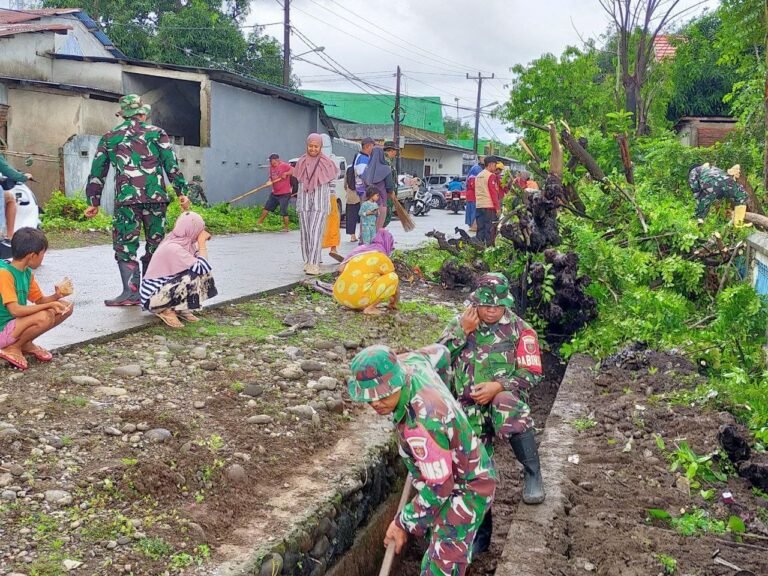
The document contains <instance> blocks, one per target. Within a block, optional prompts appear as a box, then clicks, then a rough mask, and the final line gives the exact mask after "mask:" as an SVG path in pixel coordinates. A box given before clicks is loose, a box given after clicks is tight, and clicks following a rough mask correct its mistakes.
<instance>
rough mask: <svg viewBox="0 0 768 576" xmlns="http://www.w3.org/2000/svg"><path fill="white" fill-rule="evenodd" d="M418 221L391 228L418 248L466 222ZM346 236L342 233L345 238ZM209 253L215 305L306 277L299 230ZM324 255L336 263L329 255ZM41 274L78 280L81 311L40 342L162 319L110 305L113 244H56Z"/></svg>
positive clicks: (249, 237) (47, 282)
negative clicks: (432, 236)
mask: <svg viewBox="0 0 768 576" xmlns="http://www.w3.org/2000/svg"><path fill="white" fill-rule="evenodd" d="M415 222H416V229H415V230H413V231H412V232H409V233H406V232H404V231H403V229H402V227H401V226H400V225H399V223H398V222H393V223H392V225H391V226H390V227H389V228H390V230H391V232H392V234H393V235H394V236H395V240H396V246H397V247H398V248H400V249H407V248H415V247H417V246H419V245H421V244H423V243H424V242H427V241H429V239H428V238H425V237H424V234H425V233H426V232H428V231H430V230H432V229H437V230H441V231H444V232H446V233H448V232H452V231H453V229H454V227H455V226H457V225H463V223H464V213H463V212H460V213H459V214H458V215H454V214H452V213H451V212H447V211H445V210H433V211H431V212H430V213H429V214H428V215H427V216H423V217H421V218H416V219H415ZM343 232H344V231H343V230H342V233H343ZM346 238H347V236H346V235H344V234H342V239H344V240H346ZM352 248H354V246H353V245H352V244H350V243H349V242H346V241H344V242H343V244H342V246H341V247H340V248H339V251H340V252H341V253H342V254H344V253H346V252H349V251H350V250H351V249H352ZM326 254H327V252H326ZM209 256H210V260H211V264H212V265H213V267H214V272H213V273H214V276H215V278H216V285H217V287H218V289H219V296H217V297H216V298H215V299H213V300H211V301H210V302H211V303H215V304H219V303H222V302H228V301H232V300H237V299H240V298H244V297H247V296H251V295H254V294H258V293H260V292H264V291H268V290H272V289H275V288H280V287H282V286H286V285H288V284H292V283H294V282H298V281H300V280H303V279H305V278H306V276H305V275H304V274H303V272H302V267H303V264H302V260H301V248H300V247H299V233H298V231H296V232H290V233H255V234H237V235H232V236H220V237H215V238H214V239H213V240H212V241H211V242H210V244H209ZM324 260H327V261H330V262H333V261H332V260H331V259H330V258H329V257H328V256H327V255H326V256H325V257H324ZM333 268H334V267H333V266H332V265H330V263H328V264H327V265H326V269H327V270H329V271H330V270H333ZM36 276H37V278H38V281H39V282H40V284H41V286H42V288H43V291H44V292H50V291H51V290H52V288H53V284H54V283H55V282H56V281H58V280H60V279H61V278H63V277H64V276H69V277H70V278H72V281H73V283H74V285H75V294H74V295H73V300H74V302H75V306H76V308H75V313H74V314H73V315H72V318H70V319H69V320H68V321H67V322H66V323H64V324H62V325H61V326H59V327H58V328H57V329H56V330H52V331H51V332H49V333H48V334H46V335H44V336H43V337H42V338H40V344H41V345H43V346H45V347H47V348H50V349H55V348H61V347H63V346H69V345H72V344H77V343H82V342H86V341H88V340H92V339H94V338H100V337H104V336H108V335H109V334H113V333H115V332H121V331H124V330H128V329H130V328H134V327H136V326H141V325H144V324H148V323H151V322H156V321H157V320H156V319H155V318H154V316H152V315H151V314H148V313H144V312H141V311H140V310H139V309H138V307H131V308H107V307H106V306H104V300H105V299H106V298H111V297H114V296H115V295H116V294H117V293H118V292H119V291H120V286H119V282H120V281H119V276H118V272H117V267H116V265H115V261H114V257H113V253H112V248H111V246H89V247H87V248H72V249H67V250H56V249H55V247H52V248H51V250H50V251H49V252H48V254H47V255H46V257H45V263H44V264H43V266H42V267H41V268H40V269H39V270H38V271H37V272H36Z"/></svg>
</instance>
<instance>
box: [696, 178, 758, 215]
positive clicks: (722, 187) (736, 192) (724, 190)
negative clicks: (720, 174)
mask: <svg viewBox="0 0 768 576" xmlns="http://www.w3.org/2000/svg"><path fill="white" fill-rule="evenodd" d="M723 199H729V200H732V201H733V203H734V205H735V206H743V205H745V204H746V203H747V193H746V191H745V190H744V188H742V187H741V185H740V184H739V183H738V182H733V181H731V180H721V181H718V182H717V184H716V185H715V187H714V190H713V191H712V192H703V193H702V194H699V195H697V196H696V212H695V215H696V218H706V216H707V214H709V209H710V208H711V207H712V204H714V203H715V202H717V201H718V200H723Z"/></svg>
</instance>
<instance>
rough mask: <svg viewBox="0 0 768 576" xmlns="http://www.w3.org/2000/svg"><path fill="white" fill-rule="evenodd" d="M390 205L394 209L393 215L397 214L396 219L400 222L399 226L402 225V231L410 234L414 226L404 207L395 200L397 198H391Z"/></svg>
mask: <svg viewBox="0 0 768 576" xmlns="http://www.w3.org/2000/svg"><path fill="white" fill-rule="evenodd" d="M392 203H393V204H394V207H395V214H397V219H398V220H400V224H402V225H403V230H405V231H406V232H410V231H411V230H413V229H414V228H416V224H414V223H413V219H412V218H411V215H410V214H408V211H407V210H406V209H405V207H404V206H403V205H402V204H400V200H398V199H397V197H394V196H393V197H392Z"/></svg>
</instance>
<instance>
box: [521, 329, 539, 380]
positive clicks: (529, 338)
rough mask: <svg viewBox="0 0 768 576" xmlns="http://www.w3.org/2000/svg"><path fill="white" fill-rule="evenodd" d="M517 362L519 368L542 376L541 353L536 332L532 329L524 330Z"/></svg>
mask: <svg viewBox="0 0 768 576" xmlns="http://www.w3.org/2000/svg"><path fill="white" fill-rule="evenodd" d="M516 361H517V366H518V368H525V369H526V370H528V371H529V372H531V373H533V374H541V373H542V368H541V351H540V350H539V339H538V338H537V337H536V332H534V331H533V330H531V329H526V330H523V332H522V333H521V334H520V340H518V342H517V353H516Z"/></svg>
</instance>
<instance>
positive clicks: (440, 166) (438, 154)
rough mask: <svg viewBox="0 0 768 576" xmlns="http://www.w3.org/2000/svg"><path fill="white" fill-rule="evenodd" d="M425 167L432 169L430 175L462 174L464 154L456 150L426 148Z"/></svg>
mask: <svg viewBox="0 0 768 576" xmlns="http://www.w3.org/2000/svg"><path fill="white" fill-rule="evenodd" d="M424 165H425V166H429V167H430V174H451V175H454V174H455V175H459V174H462V170H463V166H464V154H463V153H462V152H458V151H454V150H442V149H440V148H430V147H428V146H425V147H424Z"/></svg>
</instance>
